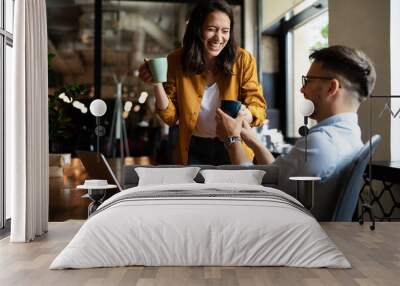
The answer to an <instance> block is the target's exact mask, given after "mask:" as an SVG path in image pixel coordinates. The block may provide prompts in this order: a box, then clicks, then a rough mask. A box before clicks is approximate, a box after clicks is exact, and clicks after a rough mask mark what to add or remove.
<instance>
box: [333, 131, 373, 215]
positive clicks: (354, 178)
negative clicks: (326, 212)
mask: <svg viewBox="0 0 400 286" xmlns="http://www.w3.org/2000/svg"><path fill="white" fill-rule="evenodd" d="M380 141H381V136H380V135H374V136H372V138H371V139H370V140H369V141H368V142H367V143H366V144H365V145H364V146H363V147H362V148H361V150H360V151H359V152H358V153H357V155H356V156H355V157H354V158H355V160H354V161H353V162H354V163H353V165H352V167H351V168H350V172H351V175H350V177H349V179H348V180H347V182H345V184H344V188H343V189H342V193H341V195H340V197H339V199H338V201H337V204H336V209H335V212H334V213H333V217H332V220H333V221H351V220H352V218H353V214H354V211H355V209H356V207H357V203H358V198H359V194H360V192H361V188H362V186H363V184H364V177H363V175H364V172H365V169H366V167H367V165H368V161H369V158H370V154H373V153H374V152H375V149H376V147H377V146H378V144H379V142H380Z"/></svg>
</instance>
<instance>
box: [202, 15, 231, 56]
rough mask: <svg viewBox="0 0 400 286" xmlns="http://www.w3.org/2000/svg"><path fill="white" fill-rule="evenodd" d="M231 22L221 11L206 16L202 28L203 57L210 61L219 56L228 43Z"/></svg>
mask: <svg viewBox="0 0 400 286" xmlns="http://www.w3.org/2000/svg"><path fill="white" fill-rule="evenodd" d="M230 30H231V20H230V19H229V16H228V15H227V14H225V13H224V12H221V11H214V12H211V13H210V14H208V16H207V18H206V20H205V22H204V24H203V27H202V37H203V51H204V54H203V56H204V57H205V60H210V59H212V58H214V57H216V56H218V55H219V54H220V52H221V51H222V50H223V49H224V47H225V46H226V44H227V43H228V41H229V37H230Z"/></svg>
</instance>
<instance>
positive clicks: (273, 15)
mask: <svg viewBox="0 0 400 286" xmlns="http://www.w3.org/2000/svg"><path fill="white" fill-rule="evenodd" d="M302 1H303V0H262V15H263V16H262V21H261V22H262V25H261V28H262V30H264V29H266V28H268V27H269V26H271V25H272V24H274V23H275V22H276V21H277V20H279V19H280V18H282V17H283V16H284V15H285V14H286V12H288V11H289V10H290V9H292V8H293V7H294V6H296V5H297V4H299V3H300V2H302ZM246 2H247V0H246Z"/></svg>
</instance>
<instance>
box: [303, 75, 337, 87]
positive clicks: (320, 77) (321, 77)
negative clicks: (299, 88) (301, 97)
mask: <svg viewBox="0 0 400 286" xmlns="http://www.w3.org/2000/svg"><path fill="white" fill-rule="evenodd" d="M310 79H321V80H332V79H333V77H325V76H306V75H302V76H301V83H302V84H303V86H306V85H307V83H308V82H309V81H310Z"/></svg>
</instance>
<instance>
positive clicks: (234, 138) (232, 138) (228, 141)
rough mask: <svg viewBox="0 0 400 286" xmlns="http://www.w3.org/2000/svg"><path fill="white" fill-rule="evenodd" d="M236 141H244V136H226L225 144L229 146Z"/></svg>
mask: <svg viewBox="0 0 400 286" xmlns="http://www.w3.org/2000/svg"><path fill="white" fill-rule="evenodd" d="M235 142H242V138H240V136H228V137H226V138H225V141H224V145H225V147H226V148H228V147H229V146H231V145H232V144H233V143H235Z"/></svg>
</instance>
